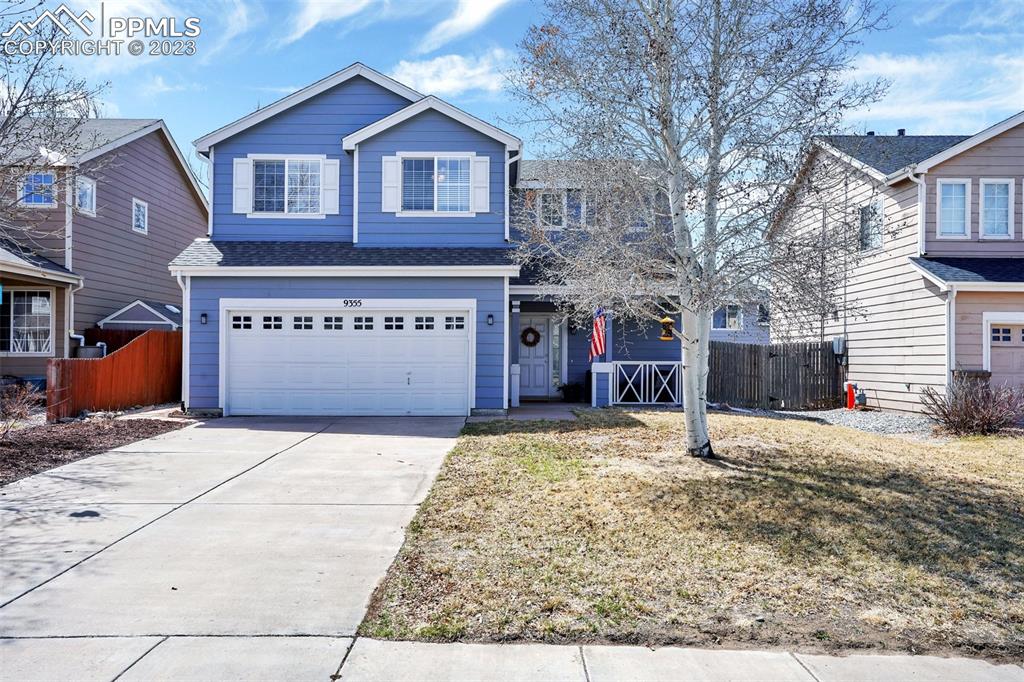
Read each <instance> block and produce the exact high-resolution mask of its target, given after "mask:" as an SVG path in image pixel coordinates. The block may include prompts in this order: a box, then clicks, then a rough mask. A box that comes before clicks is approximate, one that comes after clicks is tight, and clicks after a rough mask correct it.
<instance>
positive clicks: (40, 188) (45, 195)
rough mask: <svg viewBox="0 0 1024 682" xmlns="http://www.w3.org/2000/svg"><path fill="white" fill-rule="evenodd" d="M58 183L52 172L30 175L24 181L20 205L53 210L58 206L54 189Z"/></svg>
mask: <svg viewBox="0 0 1024 682" xmlns="http://www.w3.org/2000/svg"><path fill="white" fill-rule="evenodd" d="M56 182H57V176H56V175H55V174H54V173H52V172H50V171H44V172H37V173H29V174H28V175H26V176H25V178H24V180H23V181H22V184H21V201H20V202H19V203H21V205H22V206H31V207H33V208H53V207H54V206H56V205H57V195H56V193H55V192H54V188H53V186H54V185H55V184H56Z"/></svg>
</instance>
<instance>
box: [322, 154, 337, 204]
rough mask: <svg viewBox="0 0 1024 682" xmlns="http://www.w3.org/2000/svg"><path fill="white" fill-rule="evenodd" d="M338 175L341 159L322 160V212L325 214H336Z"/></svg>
mask: <svg viewBox="0 0 1024 682" xmlns="http://www.w3.org/2000/svg"><path fill="white" fill-rule="evenodd" d="M340 175H341V161H339V160H338V159H327V160H326V161H324V178H323V195H324V203H323V212H324V213H325V214H327V215H337V214H338V211H339V209H340V204H341V194H340V191H339V190H340V177H339V176H340Z"/></svg>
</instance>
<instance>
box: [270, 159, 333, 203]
mask: <svg viewBox="0 0 1024 682" xmlns="http://www.w3.org/2000/svg"><path fill="white" fill-rule="evenodd" d="M252 172H253V183H252V192H253V194H252V212H253V213H285V214H291V213H295V214H300V215H318V214H320V213H321V210H320V194H321V183H322V179H323V159H254V160H253V162H252Z"/></svg>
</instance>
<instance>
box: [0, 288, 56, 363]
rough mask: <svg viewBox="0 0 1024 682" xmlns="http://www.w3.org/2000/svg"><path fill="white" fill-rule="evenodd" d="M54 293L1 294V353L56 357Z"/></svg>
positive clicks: (20, 291)
mask: <svg viewBox="0 0 1024 682" xmlns="http://www.w3.org/2000/svg"><path fill="white" fill-rule="evenodd" d="M52 296H53V292H52V291H51V290H49V289H40V290H31V289H9V288H6V287H5V288H4V290H3V292H2V294H0V353H4V354H11V355H53V305H52V302H53V301H52Z"/></svg>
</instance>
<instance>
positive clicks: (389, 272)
mask: <svg viewBox="0 0 1024 682" xmlns="http://www.w3.org/2000/svg"><path fill="white" fill-rule="evenodd" d="M168 269H169V270H170V271H171V274H172V275H174V276H176V277H177V276H180V275H196V276H204V275H205V276H207V277H518V276H519V266H518V265H340V266H298V265H294V266H293V265H288V266H251V267H241V266H217V265H173V264H172V265H170V266H168Z"/></svg>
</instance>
